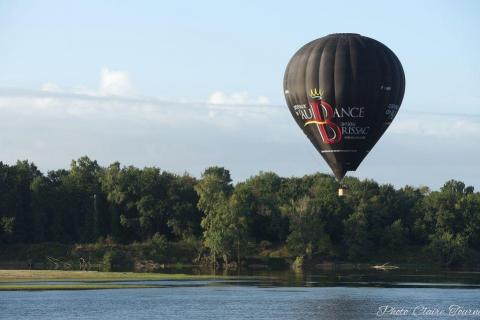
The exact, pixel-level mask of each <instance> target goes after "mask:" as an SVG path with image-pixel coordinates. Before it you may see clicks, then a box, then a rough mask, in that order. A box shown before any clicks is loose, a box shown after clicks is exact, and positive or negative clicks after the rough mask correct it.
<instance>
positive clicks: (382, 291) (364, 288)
mask: <svg viewBox="0 0 480 320" xmlns="http://www.w3.org/2000/svg"><path fill="white" fill-rule="evenodd" d="M122 283H125V282H122ZM127 284H132V285H134V284H147V285H150V286H154V288H146V289H134V288H130V289H115V290H85V291H5V292H0V319H35V320H40V319H115V320H121V319H129V320H130V319H202V320H204V319H382V318H386V319H442V318H443V319H480V286H479V285H480V275H479V274H478V273H447V274H432V275H429V274H415V273H411V274H409V273H374V272H372V273H367V274H364V273H357V274H342V275H338V274H335V275H332V274H317V275H312V274H309V275H298V274H293V273H290V274H282V275H261V276H254V277H238V278H237V279H231V280H218V279H211V280H205V281H189V280H188V281H187V280H184V281H171V280H170V281H132V282H127Z"/></svg>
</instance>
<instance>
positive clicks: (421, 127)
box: [389, 112, 480, 139]
mask: <svg viewBox="0 0 480 320" xmlns="http://www.w3.org/2000/svg"><path fill="white" fill-rule="evenodd" d="M389 132H391V133H394V134H399V135H408V136H430V137H438V138H468V139H478V137H480V117H478V116H475V115H470V114H441V113H415V112H414V113H411V114H409V115H399V116H398V119H395V121H394V122H393V123H392V125H391V127H390V128H389Z"/></svg>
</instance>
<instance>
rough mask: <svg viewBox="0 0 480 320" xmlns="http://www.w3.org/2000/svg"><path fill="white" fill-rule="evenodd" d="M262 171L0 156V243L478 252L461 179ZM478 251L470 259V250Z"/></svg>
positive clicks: (368, 253) (440, 254)
mask: <svg viewBox="0 0 480 320" xmlns="http://www.w3.org/2000/svg"><path fill="white" fill-rule="evenodd" d="M344 183H346V184H347V185H348V187H349V195H348V196H347V197H338V196H337V188H338V183H337V182H336V181H335V179H334V178H333V177H332V176H330V175H325V174H314V175H306V176H304V177H291V178H284V177H279V176H278V175H276V174H275V173H272V172H262V173H259V174H258V175H256V176H253V177H251V178H249V179H247V180H246V181H244V182H240V183H237V184H235V185H233V184H232V180H231V178H230V173H229V171H228V170H226V169H225V168H221V167H210V168H208V169H206V170H205V171H204V173H203V174H202V177H201V178H200V179H196V178H194V177H192V176H190V175H188V174H184V175H177V174H172V173H169V172H166V171H161V170H160V169H158V168H155V167H146V168H143V169H139V168H136V167H133V166H126V167H122V166H121V165H120V164H119V163H118V162H115V163H113V164H111V165H110V166H108V167H101V166H99V164H98V163H97V162H96V161H92V160H91V159H89V158H88V157H82V158H80V159H78V160H75V161H72V163H71V165H70V169H69V170H63V169H61V170H56V171H50V172H48V173H47V174H42V172H40V171H39V170H38V169H37V167H36V166H35V165H34V164H33V163H29V162H27V161H18V162H17V163H16V164H15V165H11V166H9V165H6V164H4V163H2V162H0V244H3V245H9V244H17V243H24V244H33V243H43V242H58V243H68V244H72V243H84V244H85V243H95V242H99V241H100V242H101V241H105V239H109V241H112V242H115V243H119V244H129V243H133V242H144V241H152V238H153V239H154V240H155V241H156V242H159V241H160V242H167V243H168V242H172V243H173V242H180V241H187V242H189V243H200V244H201V246H200V248H197V250H198V251H199V254H201V255H203V256H205V257H206V258H210V259H213V260H215V261H219V262H222V263H224V264H226V265H228V264H229V263H230V262H231V261H238V260H242V259H243V258H244V257H245V256H253V255H262V254H263V255H265V254H266V255H271V256H279V255H280V256H289V257H303V258H304V259H305V260H306V261H310V260H317V261H318V260H319V259H324V260H329V261H332V260H333V261H366V260H371V259H378V258H379V257H381V256H382V255H383V256H388V257H392V256H395V255H409V254H410V255H411V254H412V253H413V254H414V255H416V256H422V257H428V258H434V259H435V260H436V261H438V262H440V263H442V264H446V265H451V264H465V263H468V262H470V261H472V259H473V260H475V259H478V252H479V251H480V194H479V193H478V192H474V189H473V187H468V186H465V184H464V183H462V182H460V181H455V180H451V181H448V182H446V183H445V185H444V186H443V187H442V188H441V189H440V191H433V192H432V191H430V190H429V189H428V188H427V187H420V188H414V187H410V186H406V187H403V188H400V189H395V188H394V187H393V186H392V185H389V184H386V185H379V184H378V183H376V182H375V181H372V180H363V181H360V180H358V179H356V178H351V177H347V178H346V179H345V180H344ZM475 261H476V260H475Z"/></svg>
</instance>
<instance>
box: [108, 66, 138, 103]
mask: <svg viewBox="0 0 480 320" xmlns="http://www.w3.org/2000/svg"><path fill="white" fill-rule="evenodd" d="M99 91H100V93H101V94H103V95H117V96H131V95H133V94H134V90H133V86H132V83H131V82H130V78H129V76H128V74H127V73H126V72H125V71H115V70H110V69H108V68H102V71H101V79H100V90H99Z"/></svg>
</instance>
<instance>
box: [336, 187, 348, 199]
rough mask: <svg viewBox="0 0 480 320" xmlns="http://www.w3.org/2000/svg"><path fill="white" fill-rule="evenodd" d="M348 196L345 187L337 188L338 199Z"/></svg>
mask: <svg viewBox="0 0 480 320" xmlns="http://www.w3.org/2000/svg"><path fill="white" fill-rule="evenodd" d="M347 194H348V188H347V186H341V187H340V188H338V196H339V197H345V196H346V195H347Z"/></svg>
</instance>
